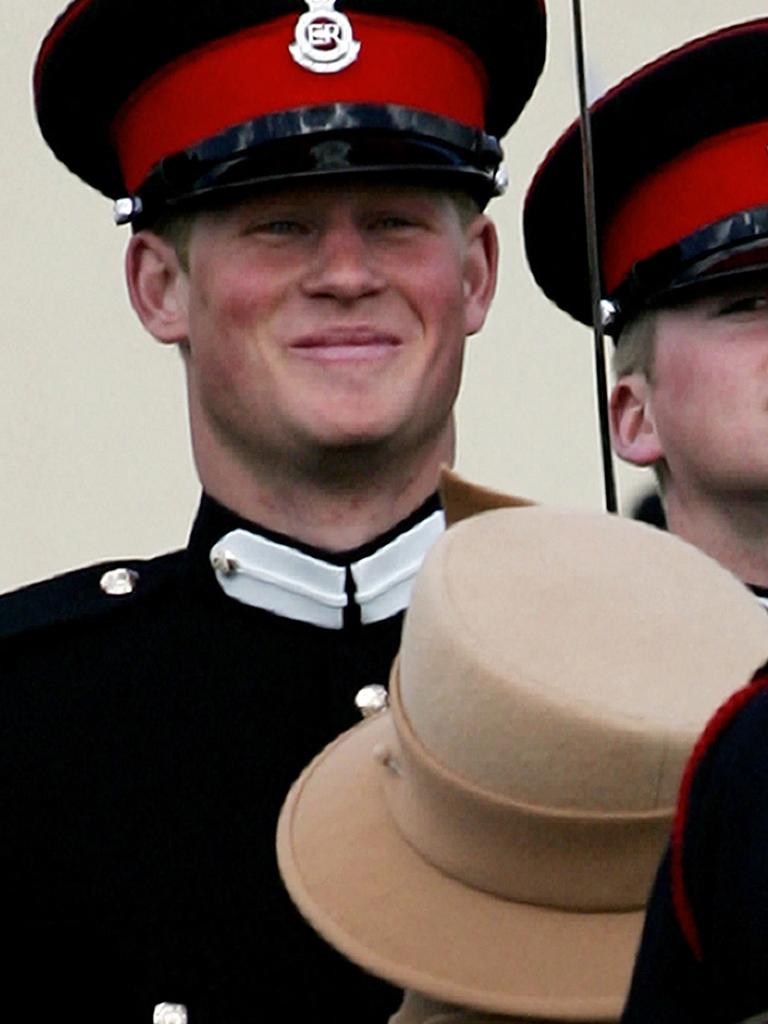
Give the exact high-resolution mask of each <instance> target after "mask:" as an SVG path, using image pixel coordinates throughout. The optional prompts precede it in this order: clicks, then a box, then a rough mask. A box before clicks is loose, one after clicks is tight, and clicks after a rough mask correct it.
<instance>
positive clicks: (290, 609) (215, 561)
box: [210, 511, 445, 629]
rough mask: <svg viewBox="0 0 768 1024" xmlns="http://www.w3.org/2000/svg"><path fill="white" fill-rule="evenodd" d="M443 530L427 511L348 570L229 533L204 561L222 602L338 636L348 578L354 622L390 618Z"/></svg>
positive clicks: (437, 515) (440, 519)
mask: <svg viewBox="0 0 768 1024" xmlns="http://www.w3.org/2000/svg"><path fill="white" fill-rule="evenodd" d="M444 529H445V516H444V515H443V513H442V512H440V511H438V512H433V513H432V514H431V515H430V516H427V518H426V519H423V520H421V522H419V523H417V524H416V525H415V526H413V527H411V529H410V530H406V531H405V532H404V533H401V534H400V535H399V536H398V537H395V539H394V540H392V541H390V542H389V543H388V544H385V545H384V546H383V547H381V548H379V549H378V551H374V553H373V554H372V555H368V557H367V558H361V559H359V560H358V561H357V562H352V563H351V564H350V565H348V566H343V565H334V564H333V563H332V562H326V561H325V560H324V559H322V558H315V557H314V556H312V555H307V554H304V552H303V551H297V550H296V548H292V547H289V546H288V545H287V544H279V543H277V542H276V541H273V540H268V539H267V538H266V537H262V536H260V535H259V534H257V533H249V532H248V531H247V530H233V531H232V532H231V533H228V534H226V536H224V537H222V538H221V540H220V541H219V542H218V543H217V544H214V546H213V548H212V549H211V554H210V559H211V565H212V566H213V569H214V572H215V574H216V579H217V580H218V583H219V586H220V587H221V589H222V590H223V591H224V593H225V594H227V596H228V597H231V598H234V600H236V601H241V602H242V603H243V604H248V605H251V606H252V607H254V608H263V609H265V610H266V611H269V612H273V613H274V614H275V615H281V616H282V617H283V618H286V619H298V620H299V621H300V622H309V623H311V624H312V625H315V626H323V627H325V628H326V629H341V628H342V626H343V625H344V609H345V608H346V607H347V605H348V603H349V600H350V598H349V596H348V588H347V573H348V572H349V574H350V576H351V581H352V584H353V587H354V591H353V597H352V600H353V601H354V602H355V603H356V604H357V605H358V607H359V608H360V621H361V622H362V623H363V624H364V625H367V624H368V623H372V622H380V621H381V620H382V619H388V618H390V617H391V616H392V615H396V614H397V613H398V612H401V611H403V610H404V609H405V608H406V607H407V606H408V602H409V600H410V597H411V589H412V587H413V580H414V577H415V576H416V573H417V572H418V571H419V569H420V568H421V563H422V562H423V561H424V556H425V555H426V553H427V551H428V550H429V548H430V547H431V546H432V545H433V544H434V542H435V541H436V540H437V538H438V537H439V536H440V534H441V533H442V532H443V530H444ZM350 589H351V588H350Z"/></svg>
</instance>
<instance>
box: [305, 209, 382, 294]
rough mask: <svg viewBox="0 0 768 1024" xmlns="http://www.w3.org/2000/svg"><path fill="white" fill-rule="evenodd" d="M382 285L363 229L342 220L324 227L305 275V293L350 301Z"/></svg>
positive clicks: (374, 258)
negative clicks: (334, 224) (338, 223)
mask: <svg viewBox="0 0 768 1024" xmlns="http://www.w3.org/2000/svg"><path fill="white" fill-rule="evenodd" d="M383 287H384V277H383V274H382V272H381V269H380V268H379V266H378V265H377V261H376V256H375V252H374V251H373V246H372V245H371V244H370V241H369V240H368V239H366V236H365V232H364V230H363V229H361V228H358V227H356V226H355V225H352V224H345V225H337V226H333V227H328V228H327V229H326V230H325V231H323V233H322V234H321V236H320V239H319V241H318V244H317V247H316V250H315V252H314V254H313V260H312V265H311V266H310V268H309V270H308V272H307V274H306V276H305V278H304V290H305V291H306V292H307V294H309V295H313V296H323V295H326V296H329V297H332V298H336V299H339V300H340V301H342V302H352V301H354V300H355V299H360V298H363V297H364V296H366V295H373V294H375V293H376V292H378V291H380V290H381V289H382V288H383Z"/></svg>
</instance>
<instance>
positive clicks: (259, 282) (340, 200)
mask: <svg viewBox="0 0 768 1024" xmlns="http://www.w3.org/2000/svg"><path fill="white" fill-rule="evenodd" d="M494 276H495V239H494V236H493V230H492V227H491V225H490V223H489V222H488V221H487V219H486V218H485V217H482V216H480V217H475V218H471V222H470V223H469V225H467V224H465V223H463V222H462V218H461V217H460V216H459V213H458V210H457V208H456V205H455V204H454V203H453V202H452V201H451V200H450V198H449V197H447V196H446V195H443V194H441V193H438V192H433V191H428V190H426V189H421V188H405V187H402V188H390V187H386V186H384V185H360V184H348V185H344V186H339V185H336V186H334V187H306V186H305V187H301V188H296V189H293V188H292V189H285V190H281V191H277V192H272V193H269V194H264V195H261V196H257V197H254V198H252V199H249V200H248V201H245V202H242V203H239V204H236V205H233V206H232V207H229V208H227V209H226V210H224V211H216V212H211V213H206V214H202V215H201V216H200V217H199V218H198V220H197V221H196V223H195V225H194V227H193V229H192V234H191V237H190V244H189V269H188V274H187V275H186V282H185V288H184V291H183V306H184V307H185V308H184V316H185V318H186V332H185V333H186V341H185V349H186V352H187V362H188V374H189V387H190V400H191V407H192V416H193V426H194V419H195V417H198V418H201V419H202V421H203V422H204V423H205V426H206V429H207V430H208V431H209V433H212V434H213V435H214V436H215V437H216V438H217V439H218V440H219V442H220V443H221V445H222V448H223V449H227V448H229V449H231V450H240V451H241V452H246V453H248V452H251V453H255V454H256V455H257V456H258V457H259V458H269V457H271V456H274V457H278V458H285V457H286V455H287V456H288V457H290V455H291V453H293V454H294V455H295V457H296V458H297V459H300V458H302V457H303V456H304V455H306V454H307V452H311V451H312V450H316V449H323V448H330V449H337V448H344V447H349V446H360V445H363V446H364V445H370V444H388V445H393V446H395V447H396V448H398V449H403V450H405V449H407V448H408V446H413V445H418V444H420V443H423V442H424V440H425V438H429V437H430V435H436V434H437V433H439V432H440V431H442V430H444V429H446V423H447V422H448V421H449V419H450V411H451V408H452V406H453V402H454V399H455V397H456V392H457V389H458V386H459V380H460V375H461V366H462V357H463V350H464V340H465V336H466V335H467V334H471V333H473V332H475V331H477V330H479V328H480V327H481V326H482V323H483V320H484V317H485V313H486V310H487V306H488V303H489V301H490V297H491V294H492V291H493V280H494Z"/></svg>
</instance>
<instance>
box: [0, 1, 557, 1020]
mask: <svg viewBox="0 0 768 1024" xmlns="http://www.w3.org/2000/svg"><path fill="white" fill-rule="evenodd" d="M544 43H545V23H544V9H543V4H542V3H541V2H540V0H483V2H481V3H478V4H473V5H467V4H465V3H463V2H446V0H439V2H438V0H434V2H430V0H418V2H416V0H386V2H385V0H357V2H355V3H342V2H341V0H339V2H338V3H337V4H334V0H310V2H309V3H303V2H300V0H248V2H246V0H219V2H217V3H203V2H198V0H193V2H189V0H185V2H183V3H182V2H180V0H75V2H74V3H72V4H71V5H70V6H69V7H68V8H67V10H66V11H65V12H64V13H63V14H62V16H61V17H60V18H59V20H58V21H57V22H56V24H55V25H54V26H53V28H52V29H51V30H50V32H49V34H48V35H47V37H46V39H45V41H44V42H43V45H42V48H41V50H40V54H39V57H38V61H37V66H36V71H35V100H36V109H37V115H38V120H39V123H40V126H41V129H42V132H43V135H44V137H45V139H46V141H47V142H48V144H49V145H50V146H51V148H52V149H53V151H54V152H55V154H56V155H57V156H58V157H59V158H60V159H61V160H62V161H63V162H64V164H65V165H66V166H67V167H68V168H69V169H70V170H72V171H73V172H75V173H76V174H78V175H79V176H80V177H81V178H83V179H84V180H85V181H86V182H87V183H88V184H90V185H92V186H94V187H95V188H97V189H99V190H100V191H101V192H103V193H104V194H105V195H106V196H108V197H110V198H111V199H112V200H114V201H115V214H116V219H117V220H118V221H119V222H122V223H130V224H131V226H132V229H133V234H132V238H131V240H130V242H129V245H128V254H127V279H128V285H129V290H130V295H131V300H132V302H133V305H134V307H135V309H136V312H137V313H138V316H139V317H140V319H141V321H142V323H143V324H144V325H145V326H146V328H147V329H148V330H149V332H150V333H151V334H152V335H153V336H154V337H155V338H157V339H158V340H159V341H161V342H163V343H166V344H170V345H174V346H177V347H178V350H179V351H180V353H181V359H182V363H183V366H184V370H185V373H186V378H187V383H188V395H189V410H190V422H191V431H192V444H193V449H194V455H195V459H196V463H197V467H198V471H199V476H200V480H201V483H202V488H203V498H202V502H201V505H200V509H199V512H198V515H197V518H196V520H195V524H194V527H193V529H192V534H191V538H190V541H189V545H188V547H187V548H186V549H185V550H183V551H180V552H176V553H173V554H169V555H165V556H162V557H160V558H158V559H154V560H152V561H149V562H136V561H129V562H117V563H110V564H104V565H99V566H93V567H91V568H88V569H84V570H81V571H78V572H75V573H70V574H68V575H66V576H63V577H59V578H57V579H54V580H51V581H47V582H43V583H40V584H36V585H34V586H32V587H28V588H25V589H24V590H22V591H21V592H17V593H16V594H13V595H9V596H7V597H5V598H4V599H3V600H2V601H0V643H1V644H2V661H3V686H2V697H1V698H0V700H1V701H2V712H0V720H1V721H2V722H3V742H2V744H0V751H1V753H0V760H1V763H0V777H1V778H2V782H0V810H1V811H2V821H3V825H4V830H3V836H4V838H3V843H2V853H0V879H1V880H2V881H0V888H1V890H2V897H3V898H2V903H3V919H4V922H5V926H6V929H7V938H8V939H9V943H6V946H10V949H11V952H10V953H9V954H8V957H7V959H6V963H5V970H4V972H3V984H2V996H1V997H0V1006H2V1009H3V1011H4V1016H5V1017H6V1018H7V1019H8V1020H21V1019H22V1018H23V1017H24V1015H25V1014H28V1013H30V1012H33V1014H34V1016H35V1017H39V1018H40V1019H43V1018H45V1019H46V1020H70V1019H86V1018H90V1017H92V1016H97V1017H102V1016H104V1017H106V1018H108V1019H109V1020H110V1021H111V1022H112V1024H122V1022H125V1024H128V1022H130V1024H143V1022H146V1024H150V1021H152V1020H153V1018H154V1019H155V1020H156V1021H159V1022H171V1021H173V1022H176V1024H178V1022H179V1021H185V1020H189V1022H190V1024H231V1022H234V1021H237V1022H241V1021H244V1020H250V1019H256V1018H257V1017H258V1016H259V1015H260V1014H261V1012H262V1008H263V1007H264V1006H268V1007H270V1009H269V1011H268V1012H269V1013H271V1014H273V1015H275V1016H276V1017H277V1018H279V1019H281V1020H286V1021H297V1022H298V1021H309V1020H314V1019H319V1018H321V1017H322V1015H323V1010H324V1007H326V1006H332V1007H333V1015H334V1019H335V1020H336V1022H337V1024H342V1022H344V1021H354V1022H356V1024H357V1022H360V1021H363V1020H364V1021H366V1022H370V1024H375V1022H376V1021H379V1020H386V1018H387V1016H388V1015H389V1012H390V1011H391V1009H392V1007H393V1006H394V1005H395V1003H396V1001H397V998H398V997H397V995H396V994H395V993H394V992H393V991H392V990H390V989H388V988H387V987H386V986H382V985H380V984H379V983H378V982H375V981H374V980H373V979H371V978H368V977H367V976H366V975H364V974H362V973H360V972H359V971H356V970H353V969H352V968H350V967H349V966H348V965H347V964H346V963H345V962H344V961H343V960H342V959H341V958H340V957H338V956H337V955H336V954H335V953H333V952H332V951H331V950H330V948H328V947H326V946H324V944H323V943H321V942H320V941H318V940H317V939H316V938H315V936H314V935H313V933H312V932H311V931H310V929H309V928H308V927H307V926H306V925H304V924H303V922H301V920H300V919H299V917H298V915H297V914H296V912H295V911H294V910H293V908H292V907H291V905H290V902H289V900H288V897H287V896H286V895H285V893H284V891H283V889H282V886H281V883H280V881H279V877H278V873H277V868H276V864H275V858H274V852H273V835H274V828H275V822H276V819H277V813H278V810H279V807H280V804H281V803H282V800H283V798H284V797H285V794H286V792H287V789H288V786H289V784H290V782H291V780H292V779H293V778H294V777H295V775H296V774H297V772H298V770H299V769H300V767H301V766H302V765H303V764H304V763H305V762H306V761H307V760H309V758H310V757H311V756H313V755H314V754H316V753H317V752H318V751H319V750H320V749H321V748H322V747H323V745H324V744H326V743H327V742H329V741H330V740H332V739H333V738H334V737H335V736H336V735H337V734H338V733H339V732H340V731H341V730H342V729H344V728H347V727H348V726H350V725H351V724H353V722H354V721H355V720H356V718H358V717H359V711H358V710H357V708H356V707H355V698H356V695H357V694H358V691H360V690H361V689H362V688H364V687H365V686H367V685H369V684H374V685H379V686H381V685H383V684H384V683H385V682H386V679H387V675H388V670H389V666H390V662H391V660H392V657H393V656H394V654H395V652H396V650H397V647H398V643H399V636H400V624H401V619H402V612H403V609H404V608H405V606H406V604H407V601H408V597H409V594H410V586H411V581H412V579H413V577H414V575H415V573H416V571H417V570H418V567H419V565H420V563H421V560H422V558H423V556H424V553H425V552H426V550H427V548H428V547H429V545H430V544H431V543H432V541H433V540H434V539H435V537H436V536H437V534H438V533H439V532H440V530H441V528H442V513H441V512H440V509H439V502H438V500H437V498H436V497H435V489H436V484H437V477H438V471H439V466H440V464H441V463H443V462H450V461H451V459H452V455H453V443H454V428H453V414H452V407H453V402H454V399H455V396H456V391H457V389H458V386H459V379H460V373H461V363H462V354H463V348H464V342H465V338H466V336H467V335H469V334H473V333H475V332H476V331H478V330H479V329H480V328H481V326H482V324H483V320H484V317H485V313H486V310H487V308H488V305H489V303H490V301H491V297H492V295H493V290H494V283H495V275H496V262H497V245H496V236H495V232H494V229H493V226H492V224H491V222H490V221H489V220H488V218H487V217H486V216H485V214H484V213H483V212H482V211H483V209H484V207H485V204H486V203H487V201H488V200H489V199H490V198H491V197H492V196H493V195H496V194H499V193H500V192H501V191H502V190H503V183H504V170H503V168H502V165H501V157H502V154H501V149H500V145H499V141H498V140H499V139H500V138H501V136H503V134H504V133H505V132H506V130H507V129H508V128H509V126H510V125H511V124H512V123H513V121H514V120H515V119H516V118H517V116H518V115H519V113H520V111H521V110H522V108H523V106H524V104H525V103H526V101H527V99H528V97H529V96H530V94H531V92H532V90H533V88H534V85H535V83H536V80H537V78H538V75H539V73H540V71H541V67H542V64H543V59H544ZM84 300H87V297H84ZM370 699H371V694H370V691H368V692H367V693H366V692H364V693H363V694H362V695H361V696H360V698H359V700H360V703H362V704H363V705H364V704H365V702H366V700H370ZM380 699H381V696H380V694H379V693H378V691H376V690H374V692H373V700H374V702H375V701H376V700H380ZM360 856H361V857H364V856H365V850H364V849H361V850H360ZM31 1008H32V1009H31Z"/></svg>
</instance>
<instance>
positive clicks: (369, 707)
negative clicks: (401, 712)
mask: <svg viewBox="0 0 768 1024" xmlns="http://www.w3.org/2000/svg"><path fill="white" fill-rule="evenodd" d="M355 707H356V708H357V710H358V711H359V712H360V714H361V715H362V716H363V718H372V717H373V716H374V715H378V713H379V712H380V711H386V709H387V708H388V707H389V694H388V693H387V691H386V690H385V689H384V687H383V686H378V685H374V686H364V687H363V688H362V690H358V692H357V695H356V696H355Z"/></svg>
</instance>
